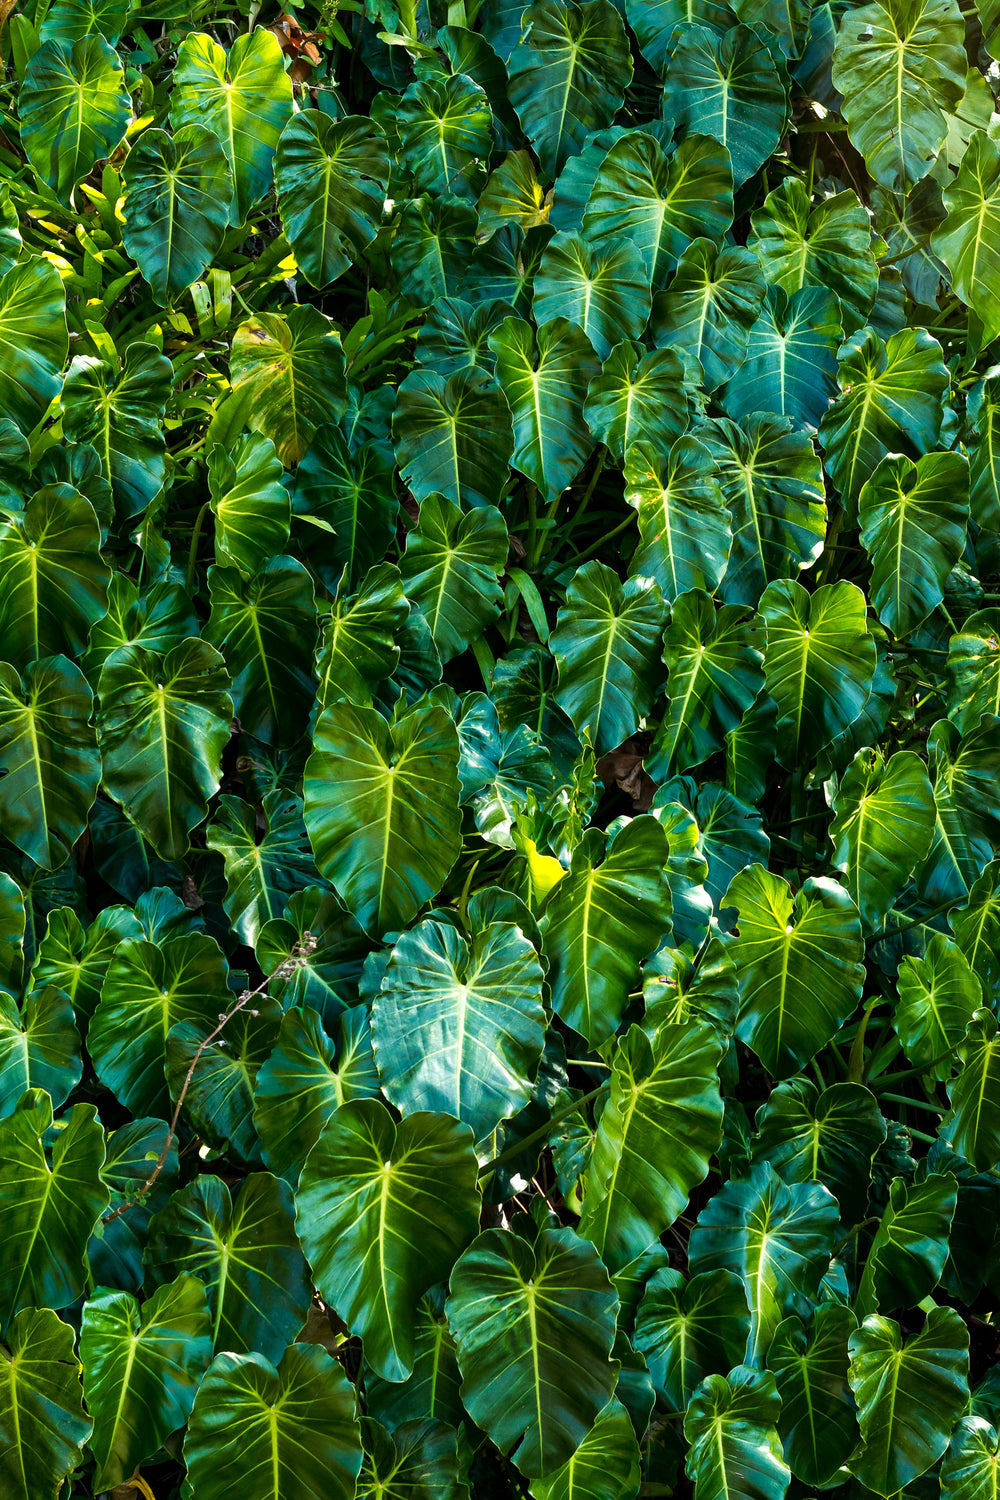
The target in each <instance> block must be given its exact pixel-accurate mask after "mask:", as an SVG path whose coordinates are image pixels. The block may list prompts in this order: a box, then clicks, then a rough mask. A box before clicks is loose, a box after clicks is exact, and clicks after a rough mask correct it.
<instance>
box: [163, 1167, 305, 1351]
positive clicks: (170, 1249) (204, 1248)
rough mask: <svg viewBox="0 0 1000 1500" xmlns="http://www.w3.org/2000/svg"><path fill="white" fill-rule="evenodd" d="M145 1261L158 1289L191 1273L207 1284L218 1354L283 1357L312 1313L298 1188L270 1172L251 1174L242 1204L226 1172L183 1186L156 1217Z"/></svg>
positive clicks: (242, 1194)
mask: <svg viewBox="0 0 1000 1500" xmlns="http://www.w3.org/2000/svg"><path fill="white" fill-rule="evenodd" d="M145 1263H146V1273H147V1280H148V1282H149V1283H151V1284H152V1285H153V1286H162V1285H163V1284H164V1283H166V1282H173V1281H175V1279H176V1278H177V1277H178V1276H180V1275H181V1274H182V1273H185V1272H191V1273H192V1274H193V1275H194V1276H197V1277H198V1279H199V1280H200V1281H202V1282H204V1284H205V1287H206V1289H207V1293H208V1307H209V1312H210V1313H211V1320H212V1321H211V1328H210V1333H211V1338H212V1341H213V1343H214V1346H215V1349H216V1351H217V1352H219V1351H221V1350H226V1351H229V1352H230V1353H231V1354H236V1355H242V1354H253V1355H255V1356H258V1357H259V1356H263V1358H265V1359H271V1358H274V1359H280V1357H281V1353H282V1351H283V1350H284V1349H285V1346H286V1345H287V1344H288V1343H289V1342H290V1341H291V1340H292V1339H294V1338H295V1337H296V1335H297V1334H298V1333H299V1331H300V1329H301V1328H302V1325H303V1323H304V1322H305V1319H306V1313H307V1312H308V1310H309V1302H310V1298H311V1296H312V1282H311V1279H310V1276H309V1269H308V1267H307V1265H306V1263H305V1260H304V1259H303V1256H302V1251H301V1250H300V1248H299V1242H298V1240H297V1239H296V1236H295V1222H294V1217H293V1205H292V1194H291V1190H290V1189H289V1187H288V1185H287V1183H284V1182H279V1180H278V1179H277V1178H276V1177H272V1176H271V1174H270V1173H269V1172H253V1173H251V1175H250V1176H249V1177H247V1178H246V1179H245V1180H244V1182H243V1184H242V1186H241V1187H240V1189H239V1192H238V1193H237V1194H236V1198H235V1201H234V1199H233V1198H232V1197H231V1196H230V1192H229V1189H228V1187H227V1186H226V1184H225V1183H224V1182H223V1181H222V1180H221V1179H220V1178H218V1177H210V1176H200V1177H196V1178H195V1179H194V1180H193V1181H192V1182H189V1183H188V1184H187V1185H186V1186H185V1187H182V1188H179V1189H178V1191H177V1192H175V1193H174V1194H173V1195H172V1196H171V1198H170V1200H169V1202H168V1203H167V1205H166V1207H165V1208H163V1209H162V1210H161V1211H160V1212H159V1213H158V1214H156V1215H155V1216H154V1217H153V1220H152V1222H151V1224H150V1226H149V1243H148V1245H147V1247H146V1254H145Z"/></svg>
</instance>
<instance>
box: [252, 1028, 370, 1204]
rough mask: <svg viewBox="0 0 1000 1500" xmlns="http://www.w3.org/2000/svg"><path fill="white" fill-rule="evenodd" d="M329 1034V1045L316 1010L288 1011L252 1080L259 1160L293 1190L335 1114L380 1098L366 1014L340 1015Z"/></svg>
mask: <svg viewBox="0 0 1000 1500" xmlns="http://www.w3.org/2000/svg"><path fill="white" fill-rule="evenodd" d="M336 1030H337V1041H336V1043H334V1041H333V1039H332V1037H331V1036H330V1035H329V1034H328V1033H327V1031H326V1030H325V1029H324V1026H323V1023H322V1021H321V1020H320V1017H319V1014H318V1013H317V1012H316V1011H315V1010H313V1009H312V1008H311V1007H309V1006H298V1005H296V1006H292V1007H291V1008H290V1009H288V1010H286V1011H285V1013H284V1015H283V1016H282V1018H281V1027H280V1030H279V1032H278V1040H277V1042H276V1044H275V1046H274V1048H273V1049H272V1051H271V1055H270V1057H269V1058H268V1059H267V1061H266V1062H265V1063H264V1064H263V1066H262V1067H261V1068H260V1069H259V1070H258V1073H257V1078H256V1082H255V1085H254V1106H253V1118H254V1125H255V1127H256V1130H257V1134H258V1136H259V1138H260V1142H261V1147H262V1150H263V1153H264V1159H265V1161H266V1162H267V1164H268V1166H269V1167H270V1169H271V1171H272V1172H274V1173H275V1175H276V1176H279V1177H284V1178H285V1180H286V1181H287V1182H289V1183H290V1184H291V1185H292V1186H293V1187H294V1186H295V1184H296V1183H297V1181H298V1178H299V1173H300V1172H301V1170H302V1167H303V1164H304V1162H305V1160H306V1157H307V1156H308V1155H309V1152H310V1151H311V1150H312V1148H313V1146H315V1144H316V1142H317V1141H318V1140H319V1136H320V1132H321V1130H322V1129H323V1126H324V1125H325V1124H326V1122H327V1120H328V1119H329V1118H330V1116H331V1115H332V1114H333V1112H334V1110H335V1109H339V1107H340V1105H341V1104H346V1103H347V1102H348V1101H349V1100H351V1099H372V1098H377V1097H378V1094H379V1092H380V1090H379V1077H378V1073H377V1072H376V1069H375V1057H374V1054H373V1052H372V1041H371V1028H370V1026H369V1024H368V1017H367V1014H366V1012H365V1011H364V1010H363V1009H361V1008H356V1009H354V1010H348V1011H345V1012H344V1014H343V1015H342V1016H341V1017H340V1020H339V1022H338V1023H337V1028H336Z"/></svg>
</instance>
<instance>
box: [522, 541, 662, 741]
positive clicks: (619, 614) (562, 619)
mask: <svg viewBox="0 0 1000 1500" xmlns="http://www.w3.org/2000/svg"><path fill="white" fill-rule="evenodd" d="M665 616H666V609H665V606H664V603H663V598H662V595H661V593H660V590H659V587H658V585H657V584H656V583H655V582H654V581H653V580H652V579H650V578H647V577H643V578H630V579H629V580H628V581H627V582H626V583H625V584H622V583H621V582H620V581H619V579H618V577H617V575H616V574H615V573H614V572H613V570H612V569H611V568H609V567H607V566H606V565H605V564H604V563H600V562H589V563H585V564H584V566H583V567H582V568H580V569H579V571H578V572H577V574H576V576H575V578H574V579H573V582H572V583H571V585H570V587H569V589H568V590H567V594H566V603H565V604H564V605H563V607H562V609H561V610H560V611H559V617H558V619H557V621H556V628H555V630H554V631H553V632H552V636H551V640H550V646H551V650H552V654H553V655H554V657H555V659H556V664H557V666H558V670H559V686H558V689H557V690H556V694H555V700H556V702H557V703H558V704H559V707H560V708H562V709H563V710H564V711H565V713H566V714H568V716H569V718H570V719H571V720H572V723H573V728H574V729H575V730H576V731H577V733H578V734H581V735H582V734H587V735H589V736H590V738H591V741H592V743H593V744H594V746H595V747H596V749H597V750H598V751H599V752H600V751H604V750H612V749H614V747H615V745H619V744H621V742H622V740H624V739H626V738H627V737H628V735H630V734H632V733H633V732H634V730H635V729H636V728H637V727H638V722H639V720H640V718H641V717H642V716H643V715H644V714H645V713H648V711H649V709H650V707H651V706H652V701H653V693H654V691H655V687H656V683H657V679H658V676H659V670H658V667H657V664H656V662H657V655H658V647H659V642H660V632H661V630H662V628H663V624H664V620H665Z"/></svg>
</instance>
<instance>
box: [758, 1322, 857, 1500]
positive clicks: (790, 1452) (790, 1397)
mask: <svg viewBox="0 0 1000 1500" xmlns="http://www.w3.org/2000/svg"><path fill="white" fill-rule="evenodd" d="M856 1327H857V1323H856V1320H855V1318H854V1314H853V1313H852V1312H851V1311H850V1310H849V1309H848V1308H846V1307H838V1306H837V1305H836V1304H824V1303H822V1302H821V1303H820V1304H819V1306H818V1307H816V1308H815V1309H814V1311H813V1314H812V1320H811V1322H810V1324H809V1326H808V1328H806V1326H805V1325H804V1324H803V1322H802V1320H801V1319H800V1318H798V1317H794V1316H793V1317H791V1318H786V1320H785V1321H784V1323H779V1325H778V1327H777V1328H776V1329H775V1331H774V1337H773V1339H772V1340H771V1347H770V1349H769V1350H768V1355H767V1366H768V1369H769V1370H770V1371H771V1372H772V1373H773V1375H774V1379H775V1384H776V1385H777V1387H778V1395H779V1397H780V1398H781V1414H780V1416H779V1417H778V1423H777V1426H778V1435H779V1437H780V1438H781V1445H782V1451H783V1453H784V1456H785V1461H786V1463H787V1464H788V1466H789V1468H790V1469H791V1471H792V1473H793V1474H794V1475H795V1477H796V1479H798V1480H801V1481H802V1483H803V1484H808V1485H815V1486H816V1487H817V1488H825V1487H826V1486H827V1485H828V1484H830V1482H831V1481H832V1480H833V1478H834V1475H835V1474H836V1473H837V1471H838V1470H839V1469H840V1468H841V1467H842V1466H843V1464H844V1463H845V1461H846V1460H847V1459H848V1458H849V1457H850V1456H851V1454H852V1453H853V1452H854V1449H855V1448H856V1447H857V1444H858V1420H857V1416H856V1414H855V1406H854V1397H853V1396H852V1394H851V1388H850V1385H849V1384H848V1380H847V1366H848V1340H849V1339H850V1337H851V1334H852V1333H853V1332H854V1330H855V1328H856Z"/></svg>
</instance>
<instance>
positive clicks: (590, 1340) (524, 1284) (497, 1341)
mask: <svg viewBox="0 0 1000 1500" xmlns="http://www.w3.org/2000/svg"><path fill="white" fill-rule="evenodd" d="M617 1311H618V1298H617V1296H616V1294H615V1291H614V1289H613V1287H612V1285H611V1283H610V1281H609V1280H608V1273H607V1271H606V1270H605V1269H604V1266H603V1265H602V1263H601V1260H600V1258H599V1257H598V1254H597V1251H596V1250H595V1249H594V1248H593V1246H591V1245H588V1244H587V1243H586V1242H585V1241H582V1240H580V1239H579V1238H578V1237H577V1236H576V1235H575V1234H574V1233H573V1231H572V1230H570V1229H543V1230H542V1231H541V1233H540V1234H539V1235H538V1237H537V1239H536V1240H535V1243H534V1245H532V1244H529V1243H528V1241H527V1240H524V1239H521V1238H520V1237H519V1236H517V1235H512V1234H504V1233H502V1231H500V1230H496V1229H488V1230H487V1231H486V1232H485V1234H481V1235H480V1236H479V1238H478V1239H477V1240H476V1241H475V1242H474V1243H473V1244H472V1245H471V1246H470V1247H469V1249H468V1250H466V1252H465V1254H464V1255H463V1256H462V1258H461V1259H460V1260H459V1262H458V1264H457V1265H456V1267H455V1269H454V1271H453V1272H452V1275H451V1296H450V1297H449V1299H448V1322H449V1324H450V1325H451V1330H452V1333H453V1334H454V1336H455V1342H456V1344H457V1346H458V1363H459V1368H460V1369H461V1371H462V1399H463V1401H464V1402H465V1406H466V1409H467V1411H468V1412H469V1414H470V1416H471V1417H472V1419H473V1421H475V1422H476V1423H477V1424H478V1425H479V1426H480V1427H482V1428H483V1429H484V1430H485V1431H486V1432H487V1433H488V1435H489V1436H490V1438H491V1439H492V1440H493V1442H494V1443H496V1445H497V1447H498V1448H499V1449H500V1451H501V1452H502V1453H509V1454H511V1456H512V1458H513V1461H514V1462H515V1463H516V1465H517V1467H518V1468H519V1469H520V1471H521V1473H522V1474H527V1475H529V1476H531V1477H532V1478H534V1477H536V1476H541V1477H549V1476H551V1475H552V1473H553V1471H555V1470H558V1469H559V1468H560V1467H561V1466H562V1465H563V1464H564V1463H566V1462H567V1460H568V1459H570V1458H571V1457H572V1455H573V1454H574V1453H575V1452H576V1451H577V1450H578V1449H579V1447H580V1445H581V1443H582V1442H583V1441H584V1439H585V1438H586V1436H587V1434H588V1432H590V1431H591V1429H592V1427H593V1425H594V1422H595V1420H596V1419H597V1416H598V1414H599V1413H600V1412H601V1411H602V1410H603V1408H604V1407H605V1406H606V1404H607V1402H608V1401H609V1400H610V1398H611V1396H612V1395H613V1393H614V1389H615V1383H616V1381H617V1378H618V1368H619V1366H618V1361H617V1360H614V1359H612V1358H611V1349H612V1346H613V1344H614V1329H615V1316H616V1314H617Z"/></svg>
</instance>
